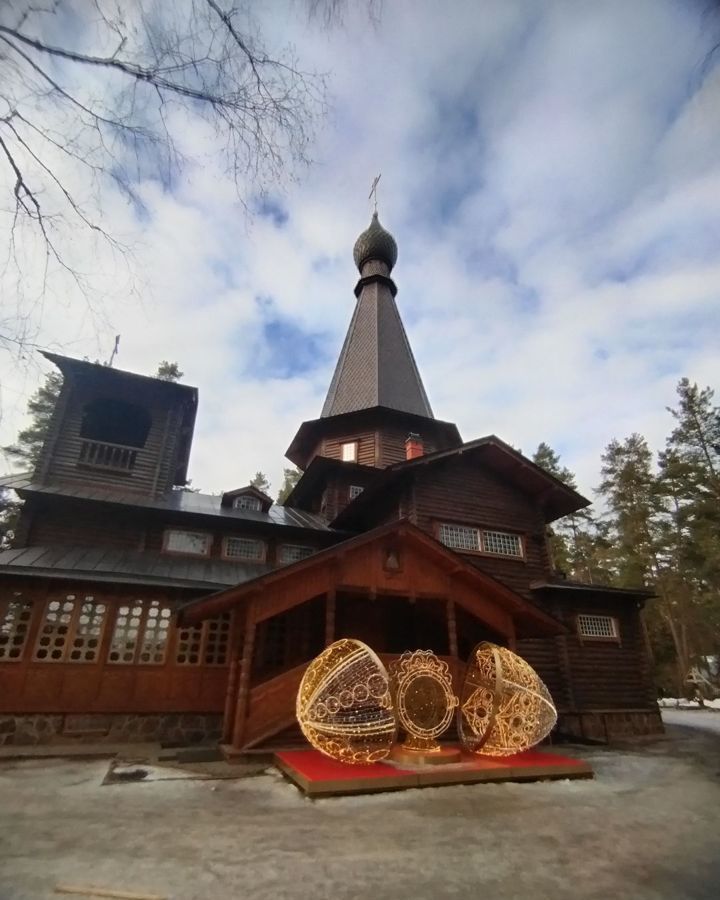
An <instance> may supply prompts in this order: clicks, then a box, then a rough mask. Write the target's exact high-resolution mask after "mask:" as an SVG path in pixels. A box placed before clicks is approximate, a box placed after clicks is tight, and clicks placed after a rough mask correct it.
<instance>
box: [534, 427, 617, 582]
mask: <svg viewBox="0 0 720 900" xmlns="http://www.w3.org/2000/svg"><path fill="white" fill-rule="evenodd" d="M532 459H533V462H534V463H535V464H536V465H538V466H540V468H542V469H544V470H545V471H546V472H549V473H550V474H551V475H554V476H555V478H557V479H558V480H560V481H562V482H563V484H566V485H567V486H568V487H570V488H572V489H573V490H577V482H576V479H575V475H574V473H573V472H571V471H570V469H568V468H567V467H566V466H563V465H561V463H560V456H559V454H558V453H556V452H555V451H554V450H553V449H552V447H551V446H550V445H549V444H546V443H545V442H544V441H543V442H542V443H540V444H539V445H538V448H537V450H536V451H535V453H534V454H533V457H532ZM548 538H549V542H550V552H551V554H552V558H553V564H554V567H555V569H556V571H558V572H561V573H563V574H565V575H566V576H567V577H570V578H574V579H576V580H578V581H588V582H591V583H592V582H595V581H603V580H607V572H606V571H605V567H604V565H603V562H602V561H603V558H604V554H603V553H602V552H601V551H602V550H603V549H604V548H603V543H602V538H601V535H600V532H599V530H598V524H597V523H596V522H595V520H594V518H593V516H592V513H590V512H589V511H588V510H587V509H581V510H579V511H578V512H575V513H571V514H570V515H569V516H563V518H562V519H558V520H557V521H556V522H553V524H552V526H549V527H548Z"/></svg>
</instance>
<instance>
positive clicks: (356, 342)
mask: <svg viewBox="0 0 720 900" xmlns="http://www.w3.org/2000/svg"><path fill="white" fill-rule="evenodd" d="M397 256H398V248H397V243H396V242H395V238H394V237H393V236H392V235H391V234H390V232H389V231H386V230H385V229H384V228H383V227H382V225H381V224H380V220H379V219H378V214H377V212H375V213H373V217H372V221H371V222H370V226H369V228H367V229H366V230H365V231H363V233H362V234H361V235H360V237H358V239H357V241H356V242H355V247H354V249H353V258H354V260H355V265H356V266H357V267H358V270H359V272H360V280H359V281H358V284H357V287H356V288H355V296H356V297H357V304H356V306H355V312H354V313H353V317H352V321H351V322H350V328H349V329H348V333H347V336H346V338H345V343H344V344H343V348H342V351H341V353H340V359H339V360H338V364H337V366H336V368H335V374H334V375H333V378H332V381H331V383H330V389H329V391H328V394H327V398H326V400H325V405H324V406H323V410H322V413H321V417H322V418H327V417H329V416H337V415H342V414H343V413H348V412H355V411H357V410H361V409H371V408H373V407H376V406H382V407H386V408H388V409H393V410H397V411H399V412H406V413H412V414H414V415H417V416H424V417H426V418H433V413H432V409H431V408H430V403H429V402H428V398H427V394H426V393H425V388H424V387H423V383H422V379H421V378H420V373H419V372H418V368H417V364H416V363H415V357H414V356H413V353H412V350H411V349H410V343H409V341H408V338H407V334H406V333H405V328H404V327H403V323H402V320H401V319H400V314H399V312H398V308H397V305H396V303H395V294H396V293H397V288H396V287H395V283H394V282H393V280H392V279H391V278H390V273H391V272H392V269H393V267H394V265H395V263H396V262H397Z"/></svg>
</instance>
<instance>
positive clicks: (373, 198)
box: [368, 172, 382, 212]
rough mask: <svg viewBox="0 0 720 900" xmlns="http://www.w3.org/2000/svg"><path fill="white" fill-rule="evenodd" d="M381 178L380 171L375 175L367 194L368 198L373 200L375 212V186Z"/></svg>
mask: <svg viewBox="0 0 720 900" xmlns="http://www.w3.org/2000/svg"><path fill="white" fill-rule="evenodd" d="M381 178H382V172H381V173H380V174H379V175H376V176H375V178H374V179H373V183H372V187H371V188H370V193H369V194H368V200H374V201H375V212H377V186H378V181H380V179H381Z"/></svg>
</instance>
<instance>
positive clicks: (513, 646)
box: [507, 620, 517, 653]
mask: <svg viewBox="0 0 720 900" xmlns="http://www.w3.org/2000/svg"><path fill="white" fill-rule="evenodd" d="M510 629H511V630H510V631H509V632H508V636H507V645H508V650H512V652H513V653H516V652H517V636H516V634H515V623H514V622H513V621H512V620H510Z"/></svg>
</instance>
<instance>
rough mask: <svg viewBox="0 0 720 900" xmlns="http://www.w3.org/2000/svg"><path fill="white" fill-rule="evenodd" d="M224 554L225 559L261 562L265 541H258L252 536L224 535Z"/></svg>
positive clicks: (263, 557)
mask: <svg viewBox="0 0 720 900" xmlns="http://www.w3.org/2000/svg"><path fill="white" fill-rule="evenodd" d="M224 556H225V557H226V558H227V559H244V560H247V561H249V562H263V560H264V559H265V541H258V540H255V539H254V538H241V537H226V538H225V547H224Z"/></svg>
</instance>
